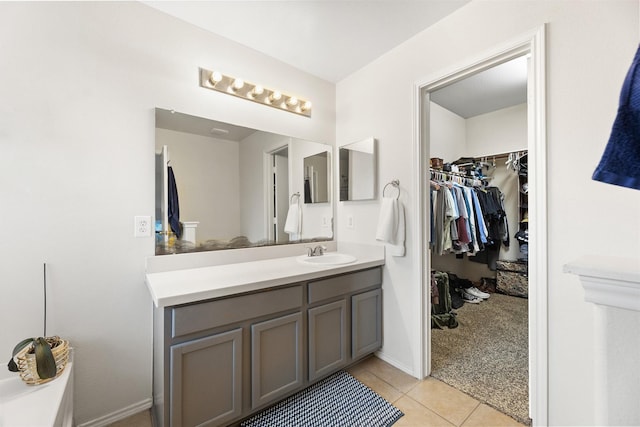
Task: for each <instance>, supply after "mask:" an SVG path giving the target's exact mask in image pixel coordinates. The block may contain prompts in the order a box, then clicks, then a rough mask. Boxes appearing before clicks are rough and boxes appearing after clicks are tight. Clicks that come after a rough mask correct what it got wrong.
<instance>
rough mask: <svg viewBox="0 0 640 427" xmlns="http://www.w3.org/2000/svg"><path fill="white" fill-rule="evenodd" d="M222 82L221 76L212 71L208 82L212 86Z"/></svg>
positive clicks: (217, 72)
mask: <svg viewBox="0 0 640 427" xmlns="http://www.w3.org/2000/svg"><path fill="white" fill-rule="evenodd" d="M221 80H222V74H220V72H219V71H214V72H213V73H211V77H209V82H210V83H211V84H212V85H214V86H215V85H216V83H219V82H220V81H221Z"/></svg>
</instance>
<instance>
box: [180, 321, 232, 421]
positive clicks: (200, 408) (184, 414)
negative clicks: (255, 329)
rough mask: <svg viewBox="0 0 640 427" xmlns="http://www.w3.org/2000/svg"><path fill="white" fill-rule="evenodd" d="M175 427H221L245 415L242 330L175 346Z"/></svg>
mask: <svg viewBox="0 0 640 427" xmlns="http://www.w3.org/2000/svg"><path fill="white" fill-rule="evenodd" d="M170 376H171V385H170V390H171V396H170V398H171V406H170V417H171V426H173V427H178V426H181V427H186V426H197V425H202V424H204V425H208V426H217V425H222V424H225V423H226V421H229V420H232V419H234V418H236V417H238V416H240V414H241V412H242V389H241V385H242V329H235V330H232V331H229V332H225V333H221V334H217V335H212V336H210V337H206V338H202V339H198V340H194V341H189V342H185V343H183V344H177V345H174V346H171V373H170Z"/></svg>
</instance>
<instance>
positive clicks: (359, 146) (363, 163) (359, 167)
mask: <svg viewBox="0 0 640 427" xmlns="http://www.w3.org/2000/svg"><path fill="white" fill-rule="evenodd" d="M338 156H339V169H340V201H347V200H371V199H373V198H375V189H376V182H375V181H376V173H375V171H376V140H375V139H374V138H366V139H363V140H362V141H357V142H353V143H351V144H347V145H343V146H342V147H340V150H339V152H338Z"/></svg>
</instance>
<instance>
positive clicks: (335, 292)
mask: <svg viewBox="0 0 640 427" xmlns="http://www.w3.org/2000/svg"><path fill="white" fill-rule="evenodd" d="M380 284H382V270H381V269H380V268H379V267H376V268H372V269H370V270H364V271H358V272H356V273H348V274H344V275H342V276H338V277H332V278H330V279H324V280H318V281H315V282H311V283H309V285H308V286H309V304H313V303H315V302H318V301H322V300H325V299H329V298H333V297H337V296H340V295H345V294H349V293H353V292H358V291H360V290H362V289H366V288H369V287H371V286H376V285H380Z"/></svg>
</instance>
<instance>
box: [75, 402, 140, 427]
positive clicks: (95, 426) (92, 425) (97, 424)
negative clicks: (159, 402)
mask: <svg viewBox="0 0 640 427" xmlns="http://www.w3.org/2000/svg"><path fill="white" fill-rule="evenodd" d="M151 404H152V400H151V398H149V399H145V400H143V401H140V402H138V403H134V404H133V405H130V406H127V407H126V408H122V409H120V410H118V411H115V412H112V413H110V414H107V415H104V416H102V417H100V418H96V419H94V420H91V421H87V422H86V423H82V424H78V426H77V427H106V426H108V425H110V424H113V423H115V422H116V421H121V420H124V419H125V418H128V417H130V416H132V415H135V414H137V413H138V412H142V411H146V410H147V409H149V408H151Z"/></svg>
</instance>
